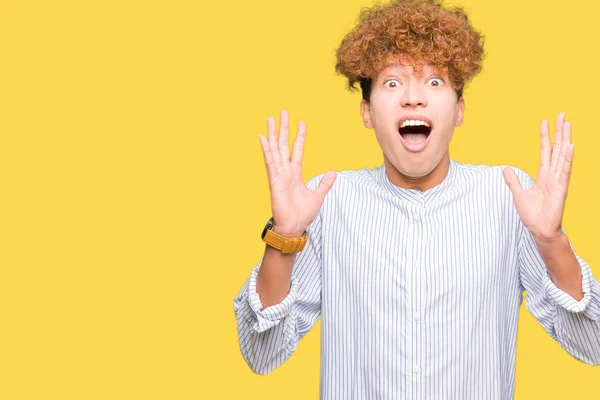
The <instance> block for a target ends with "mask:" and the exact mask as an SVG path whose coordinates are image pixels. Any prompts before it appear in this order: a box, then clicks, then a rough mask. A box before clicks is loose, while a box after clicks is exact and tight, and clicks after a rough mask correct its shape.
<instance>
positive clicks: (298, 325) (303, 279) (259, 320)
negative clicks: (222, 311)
mask: <svg viewBox="0 0 600 400" xmlns="http://www.w3.org/2000/svg"><path fill="white" fill-rule="evenodd" d="M309 183H310V182H309ZM307 185H308V184H307ZM320 227H321V222H320V216H319V215H317V218H315V221H314V222H313V223H312V224H311V225H310V226H309V227H308V229H307V232H308V235H309V239H308V243H307V244H306V246H305V248H304V250H303V251H302V252H300V253H298V255H297V256H296V255H285V256H283V257H288V258H287V259H285V260H283V264H281V265H276V262H277V261H281V258H282V257H281V256H282V255H281V253H279V255H278V254H273V257H272V258H271V260H270V261H271V262H272V264H271V265H268V264H267V262H268V261H269V260H268V259H267V257H268V256H269V253H272V252H273V251H274V252H278V250H275V249H272V248H270V247H268V246H267V248H266V249H265V256H264V257H263V259H262V265H261V266H260V267H259V266H255V267H254V268H253V270H252V273H251V275H250V278H249V279H248V280H247V281H246V283H245V284H244V286H243V287H242V289H241V290H240V292H239V294H238V295H237V296H236V298H235V300H234V302H233V305H234V309H235V314H236V318H237V328H238V337H239V344H240V350H241V352H242V355H243V356H244V359H245V360H246V363H247V364H248V365H249V366H250V368H251V369H252V370H253V371H254V372H256V373H258V374H262V375H264V374H267V373H268V372H270V371H272V370H274V369H275V368H277V367H278V366H280V365H281V364H283V362H284V361H285V360H287V359H288V358H289V357H290V356H291V355H292V353H293V352H294V351H295V350H296V348H297V345H298V341H299V340H300V339H301V338H302V337H303V336H304V335H306V333H308V331H309V330H310V329H311V328H312V327H313V326H314V324H315V323H316V321H317V319H318V317H319V315H320V313H321V239H320V236H321V235H320ZM290 258H291V259H292V266H293V272H291V273H290V283H291V284H290V283H288V284H287V287H285V290H284V291H285V294H284V297H283V298H282V299H281V300H280V301H278V302H277V303H272V302H270V303H266V302H264V303H263V301H262V298H263V295H262V294H261V295H259V293H258V292H257V277H258V276H259V275H260V270H261V269H262V268H266V267H269V266H270V267H272V268H274V269H277V268H278V267H282V269H285V268H287V267H289V266H288V265H286V262H289V260H290ZM278 259H279V260H278ZM285 273H286V272H284V273H282V274H285ZM265 278H266V279H269V277H268V276H267V274H265ZM280 293H283V291H280ZM274 296H275V297H272V299H275V298H277V296H278V295H277V294H275V295H274Z"/></svg>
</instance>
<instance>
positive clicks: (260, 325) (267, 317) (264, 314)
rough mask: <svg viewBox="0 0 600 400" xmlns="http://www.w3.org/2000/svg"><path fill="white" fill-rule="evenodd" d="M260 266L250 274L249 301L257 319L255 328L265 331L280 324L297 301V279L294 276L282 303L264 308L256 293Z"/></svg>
mask: <svg viewBox="0 0 600 400" xmlns="http://www.w3.org/2000/svg"><path fill="white" fill-rule="evenodd" d="M258 269H259V267H255V268H254V269H253V270H252V274H251V275H250V280H249V282H248V302H249V303H250V308H252V311H254V314H255V315H256V321H255V322H254V325H253V328H254V330H255V331H256V332H259V333H260V332H264V331H266V330H267V329H269V328H272V327H274V326H275V325H277V324H279V322H280V321H281V319H282V318H284V317H286V316H287V315H288V314H289V313H290V310H291V308H292V304H294V302H295V301H296V286H297V284H296V280H295V279H294V278H293V277H292V284H291V287H290V292H289V293H288V295H287V296H286V297H285V298H284V299H283V300H281V302H280V303H278V304H274V305H272V306H269V307H267V308H265V309H264V310H262V308H263V305H262V302H261V301H260V297H259V296H258V293H256V276H257V275H258Z"/></svg>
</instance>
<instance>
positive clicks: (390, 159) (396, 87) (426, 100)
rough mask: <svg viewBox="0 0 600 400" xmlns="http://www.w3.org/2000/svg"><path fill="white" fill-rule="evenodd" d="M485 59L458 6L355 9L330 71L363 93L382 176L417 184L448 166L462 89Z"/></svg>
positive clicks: (410, 0)
mask: <svg viewBox="0 0 600 400" xmlns="http://www.w3.org/2000/svg"><path fill="white" fill-rule="evenodd" d="M483 56H484V52H483V36H482V35H481V34H479V33H478V32H476V31H475V30H474V29H473V28H472V27H471V25H470V24H469V21H468V18H467V15H466V13H465V12H464V11H463V10H462V9H461V8H451V9H446V8H444V7H442V5H441V2H440V1H436V0H397V1H394V2H392V3H390V4H383V5H376V6H374V7H372V8H370V9H364V10H363V11H362V12H361V14H360V16H359V22H358V24H357V26H356V27H355V28H354V30H353V31H351V32H350V33H349V34H348V35H346V37H345V38H344V40H343V41H342V43H341V45H340V47H339V49H338V51H337V64H336V70H337V71H338V72H339V73H341V74H343V75H344V76H346V77H347V78H348V86H349V88H350V89H351V90H356V89H357V87H356V86H357V85H359V86H360V89H361V90H362V97H363V98H362V101H361V106H360V110H361V116H362V118H363V120H364V123H365V126H366V127H368V128H370V129H374V130H375V135H376V137H377V140H378V142H379V145H380V146H381V148H382V151H383V155H384V161H385V163H386V168H387V170H388V176H389V171H390V169H393V170H394V171H392V173H395V174H398V177H399V178H400V179H401V180H404V181H406V182H408V184H407V185H405V186H409V187H410V186H412V185H411V184H410V182H411V181H412V182H413V183H414V185H415V186H416V187H421V186H422V185H421V183H422V182H423V181H424V180H428V179H429V177H430V176H431V175H432V173H433V172H434V171H435V170H436V168H437V167H438V166H440V165H442V164H444V163H445V164H446V165H447V164H448V163H449V155H448V148H449V144H450V140H451V138H452V135H453V132H454V128H455V127H456V126H460V125H461V124H462V121H463V117H464V110H465V101H464V98H463V89H464V87H465V85H466V83H467V82H468V81H470V80H471V79H472V78H473V77H474V76H475V75H476V74H477V73H479V71H480V70H481V66H482V60H483ZM407 118H408V119H409V120H410V121H422V122H408V123H405V122H404V121H405V120H406V119H407ZM407 124H408V126H405V125H407ZM411 124H415V125H414V126H411ZM419 142H422V143H420V144H419ZM446 171H447V170H446ZM443 176H445V171H444V174H443ZM443 176H442V179H443ZM438 183H439V182H438Z"/></svg>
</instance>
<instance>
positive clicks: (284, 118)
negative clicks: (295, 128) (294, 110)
mask: <svg viewBox="0 0 600 400" xmlns="http://www.w3.org/2000/svg"><path fill="white" fill-rule="evenodd" d="M289 130H290V120H289V116H288V112H287V110H281V117H280V119H279V155H280V156H281V163H282V164H286V163H288V162H289V159H290V148H289V144H288V135H289Z"/></svg>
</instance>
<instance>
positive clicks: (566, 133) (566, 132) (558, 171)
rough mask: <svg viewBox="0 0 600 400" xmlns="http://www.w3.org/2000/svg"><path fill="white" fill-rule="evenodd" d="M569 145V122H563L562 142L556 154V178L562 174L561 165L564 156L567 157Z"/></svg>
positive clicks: (563, 161)
mask: <svg viewBox="0 0 600 400" xmlns="http://www.w3.org/2000/svg"><path fill="white" fill-rule="evenodd" d="M570 144H571V122H565V124H564V127H563V140H562V143H561V145H560V153H559V154H558V163H557V165H556V176H557V177H560V174H561V173H562V169H563V165H564V163H565V156H566V155H567V148H568V147H569V145H570Z"/></svg>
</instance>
